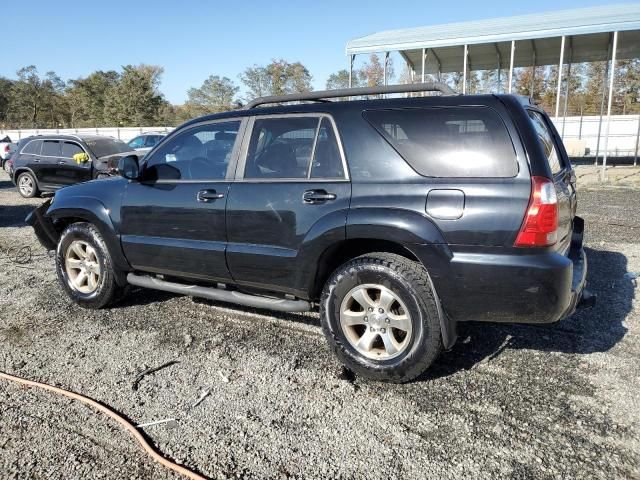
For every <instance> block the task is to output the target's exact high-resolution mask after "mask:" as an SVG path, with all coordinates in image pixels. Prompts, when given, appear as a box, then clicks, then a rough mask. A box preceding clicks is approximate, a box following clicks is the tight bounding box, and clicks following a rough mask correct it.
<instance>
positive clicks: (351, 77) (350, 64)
mask: <svg viewBox="0 0 640 480" xmlns="http://www.w3.org/2000/svg"><path fill="white" fill-rule="evenodd" d="M355 58H356V56H355V55H349V88H351V87H352V86H353V61H354V60H355Z"/></svg>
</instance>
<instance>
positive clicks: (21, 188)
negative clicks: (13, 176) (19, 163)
mask: <svg viewBox="0 0 640 480" xmlns="http://www.w3.org/2000/svg"><path fill="white" fill-rule="evenodd" d="M16 184H17V185H18V192H20V195H22V196H23V197H24V198H33V197H35V196H36V195H38V193H39V192H38V184H37V183H36V179H35V178H34V177H33V175H31V174H30V173H29V172H22V173H21V174H20V175H18V181H17V182H16Z"/></svg>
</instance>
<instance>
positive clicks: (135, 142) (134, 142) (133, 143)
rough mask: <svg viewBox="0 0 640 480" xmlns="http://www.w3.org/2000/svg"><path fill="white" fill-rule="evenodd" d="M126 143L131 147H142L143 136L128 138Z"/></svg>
mask: <svg viewBox="0 0 640 480" xmlns="http://www.w3.org/2000/svg"><path fill="white" fill-rule="evenodd" d="M127 145H129V146H130V147H131V148H142V147H144V137H136V138H134V139H133V140H130V141H129V143H127Z"/></svg>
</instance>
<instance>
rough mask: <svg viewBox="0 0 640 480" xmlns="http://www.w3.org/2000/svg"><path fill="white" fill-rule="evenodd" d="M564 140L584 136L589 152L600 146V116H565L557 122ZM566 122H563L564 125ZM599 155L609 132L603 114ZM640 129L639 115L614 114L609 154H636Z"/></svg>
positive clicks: (616, 155) (621, 155)
mask: <svg viewBox="0 0 640 480" xmlns="http://www.w3.org/2000/svg"><path fill="white" fill-rule="evenodd" d="M554 123H555V125H556V128H557V129H558V131H559V132H560V134H561V135H562V139H563V140H565V143H567V140H583V141H584V142H585V144H586V148H587V149H588V151H589V152H590V155H595V154H596V150H597V149H598V128H599V124H600V117H599V116H596V115H593V116H588V117H587V116H585V117H566V118H565V119H563V118H559V119H558V120H557V121H555V122H554ZM563 125H564V126H563ZM600 130H601V131H600V146H599V153H600V155H603V154H604V148H605V145H604V144H605V135H606V133H607V117H606V115H605V116H604V117H603V118H602V128H601V129H600ZM639 132H640V115H612V116H611V126H610V127H609V142H608V145H607V155H610V156H612V157H626V156H634V155H636V152H637V150H638V133H639Z"/></svg>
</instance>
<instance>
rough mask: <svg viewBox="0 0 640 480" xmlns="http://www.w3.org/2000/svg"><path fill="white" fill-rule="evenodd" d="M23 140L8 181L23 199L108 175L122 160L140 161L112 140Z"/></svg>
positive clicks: (40, 137) (63, 137) (74, 137)
mask: <svg viewBox="0 0 640 480" xmlns="http://www.w3.org/2000/svg"><path fill="white" fill-rule="evenodd" d="M26 140H27V141H21V142H20V147H19V148H18V149H16V151H15V153H14V154H13V156H12V158H11V162H12V165H11V170H12V173H11V179H12V181H13V183H14V184H15V185H16V186H17V187H18V191H19V192H20V195H22V196H23V197H27V198H29V197H35V196H37V195H39V194H40V193H42V192H52V191H55V190H57V189H59V188H61V187H64V186H66V185H71V184H74V183H79V182H86V181H88V180H92V179H95V178H100V177H103V176H109V175H112V174H113V173H115V169H116V167H117V165H118V160H119V159H120V158H121V157H122V156H125V155H135V156H136V157H137V156H140V157H142V154H140V153H137V152H135V151H132V149H131V148H130V147H129V146H128V145H127V144H126V143H124V142H122V141H120V140H118V139H115V138H112V137H103V136H98V135H38V136H34V137H30V138H29V139H26Z"/></svg>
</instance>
